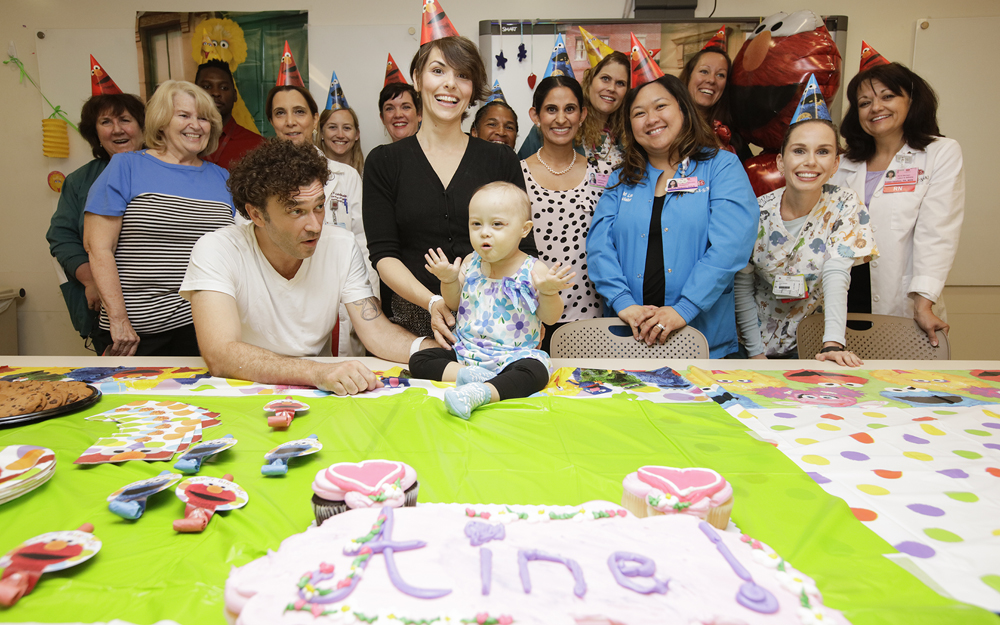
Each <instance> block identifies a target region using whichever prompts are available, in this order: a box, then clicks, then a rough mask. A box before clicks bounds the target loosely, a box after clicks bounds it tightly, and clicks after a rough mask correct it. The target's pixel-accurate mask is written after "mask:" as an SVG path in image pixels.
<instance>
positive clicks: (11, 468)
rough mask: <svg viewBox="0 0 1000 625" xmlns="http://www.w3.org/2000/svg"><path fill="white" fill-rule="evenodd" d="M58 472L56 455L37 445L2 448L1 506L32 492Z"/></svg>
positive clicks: (0, 467) (0, 470)
mask: <svg viewBox="0 0 1000 625" xmlns="http://www.w3.org/2000/svg"><path fill="white" fill-rule="evenodd" d="M55 472H56V455H55V453H53V451H52V450H51V449H46V448H45V447H37V446H35V445H10V446H8V447H0V504H4V503H7V502H8V501H10V500H11V499H16V498H18V497H20V496H21V495H23V494H25V493H28V492H31V491H33V490H35V489H36V488H38V487H39V486H41V485H42V484H44V483H45V482H47V481H48V479H49V478H50V477H52V475H53V474H54V473H55Z"/></svg>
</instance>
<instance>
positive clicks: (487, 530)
mask: <svg viewBox="0 0 1000 625" xmlns="http://www.w3.org/2000/svg"><path fill="white" fill-rule="evenodd" d="M465 535H466V536H468V537H469V541H470V542H471V544H472V546H473V547H478V546H480V545H485V544H486V543H488V542H490V541H491V540H503V539H504V538H506V530H504V527H503V525H500V524H499V523H498V524H497V525H492V524H490V523H483V522H481V521H469V522H468V523H466V524H465Z"/></svg>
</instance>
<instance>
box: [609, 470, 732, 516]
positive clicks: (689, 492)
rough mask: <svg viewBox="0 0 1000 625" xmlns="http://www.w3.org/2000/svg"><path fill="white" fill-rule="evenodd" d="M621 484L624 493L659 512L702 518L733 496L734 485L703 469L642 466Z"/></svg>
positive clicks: (627, 476)
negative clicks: (641, 500)
mask: <svg viewBox="0 0 1000 625" xmlns="http://www.w3.org/2000/svg"><path fill="white" fill-rule="evenodd" d="M622 486H623V487H624V488H625V491H626V492H629V493H631V494H633V495H635V496H636V497H641V498H642V499H644V500H646V501H647V502H649V503H650V505H651V506H653V507H654V508H656V509H657V510H659V511H660V512H664V513H667V514H669V513H673V512H680V513H683V514H693V515H695V516H698V517H702V518H704V516H705V514H707V513H708V510H709V509H711V508H713V507H716V506H720V505H722V504H723V503H725V502H726V501H727V500H728V499H729V498H730V497H732V496H733V487H732V486H730V485H729V482H727V481H726V479H725V478H724V477H722V476H721V475H719V473H718V472H716V471H713V470H712V469H703V468H688V469H681V468H675V467H660V466H645V467H641V468H640V469H639V470H638V471H636V472H635V473H629V474H628V475H626V476H625V479H624V480H622ZM654 502H655V503H654ZM678 504H689V505H678Z"/></svg>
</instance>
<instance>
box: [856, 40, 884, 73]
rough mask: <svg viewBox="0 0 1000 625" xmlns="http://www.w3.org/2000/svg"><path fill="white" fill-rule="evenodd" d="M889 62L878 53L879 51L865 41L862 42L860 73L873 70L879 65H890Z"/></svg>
mask: <svg viewBox="0 0 1000 625" xmlns="http://www.w3.org/2000/svg"><path fill="white" fill-rule="evenodd" d="M888 64H889V61H888V60H887V59H886V58H885V57H884V56H882V55H881V54H879V53H878V50H876V49H875V48H873V47H871V46H870V45H868V42H867V41H865V40H864V39H862V40H861V69H859V70H858V71H859V72H863V71H865V70H866V69H871V68H873V67H878V66H879V65H888Z"/></svg>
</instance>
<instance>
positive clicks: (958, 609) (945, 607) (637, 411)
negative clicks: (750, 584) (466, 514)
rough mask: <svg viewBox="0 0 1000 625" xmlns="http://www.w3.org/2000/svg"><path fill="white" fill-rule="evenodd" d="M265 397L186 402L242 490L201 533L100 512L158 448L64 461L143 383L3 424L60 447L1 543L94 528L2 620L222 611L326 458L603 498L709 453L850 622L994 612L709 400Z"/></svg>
mask: <svg viewBox="0 0 1000 625" xmlns="http://www.w3.org/2000/svg"><path fill="white" fill-rule="evenodd" d="M272 398H273V396H272V397H261V396H257V397H246V398H219V397H204V396H199V397H196V398H192V399H191V400H190V401H191V402H192V403H193V404H195V405H198V406H201V407H204V408H207V409H209V410H212V411H215V412H219V413H220V414H221V417H220V418H221V420H222V422H223V423H222V425H220V426H218V427H215V428H211V429H208V430H205V432H204V435H205V439H213V438H219V437H221V436H223V435H225V434H233V435H234V436H235V437H236V438H238V439H239V444H238V445H237V446H236V447H235V448H233V449H231V450H229V451H226V452H224V453H223V454H221V455H220V456H218V457H217V459H216V460H215V461H212V462H209V463H207V464H205V465H204V466H203V467H202V470H201V473H200V475H210V476H221V475H223V474H224V473H232V474H233V475H234V476H235V481H236V482H237V483H238V484H240V485H241V486H243V488H245V489H246V490H247V492H248V493H249V494H250V502H249V504H248V505H247V506H246V507H245V508H243V509H241V510H236V511H232V512H224V513H220V514H217V515H216V516H215V518H213V519H212V521H211V523H210V524H209V526H208V528H207V529H206V530H205V532H204V533H201V534H177V533H175V532H174V531H173V530H172V529H171V523H172V521H173V520H174V519H177V518H180V517H182V516H183V510H184V505H183V504H182V503H181V502H180V501H179V500H178V499H177V498H176V497H175V496H174V494H173V492H172V491H168V492H164V493H160V494H158V495H156V496H155V497H153V498H152V499H150V501H149V506H148V508H147V510H146V513H145V515H144V516H143V517H142V518H141V519H139V520H138V521H125V520H122V519H120V518H119V517H117V516H115V515H113V514H112V513H111V512H109V511H108V509H107V503H106V498H107V496H108V495H109V494H110V493H111V492H113V491H114V490H116V489H117V488H119V487H121V486H124V485H125V484H128V483H130V482H132V481H135V480H139V479H144V478H148V477H152V476H154V475H156V474H158V473H159V472H160V471H162V470H164V469H171V468H172V462H171V463H146V462H126V463H122V464H119V465H112V464H103V465H97V466H79V465H73V464H72V463H73V461H74V460H75V459H76V458H77V457H78V456H79V455H80V453H81V452H82V451H83V450H84V449H86V448H87V447H88V445H89V444H90V443H92V442H93V441H95V440H96V439H97V438H98V437H100V436H102V435H106V434H111V433H113V432H114V431H116V426H115V425H114V424H112V423H106V422H97V421H85V420H84V419H83V417H84V416H87V415H91V414H97V413H100V412H103V411H105V410H108V409H111V408H115V407H117V406H119V405H121V404H124V403H127V402H130V401H135V400H138V399H154V398H153V397H144V396H137V395H127V396H126V395H121V396H105V397H104V398H103V399H102V400H101V401H100V403H99V404H97V405H95V406H94V407H92V408H91V409H89V410H87V411H85V412H82V413H78V414H74V415H71V416H68V417H63V418H60V419H54V420H50V421H46V422H43V423H39V424H34V425H29V426H25V427H21V428H17V429H13V430H0V446H4V445H14V444H33V445H43V446H46V447H49V448H51V449H53V450H54V451H55V452H56V456H57V459H58V467H57V470H56V475H55V476H54V477H53V478H52V480H50V481H49V482H48V483H47V484H45V485H44V486H42V487H41V488H39V489H38V490H36V491H34V492H32V493H29V494H28V495H25V496H23V497H21V498H19V499H17V500H14V501H11V502H9V503H7V504H3V505H2V506H0V528H2V530H0V553H3V552H6V551H7V550H9V549H11V548H13V547H15V546H16V545H18V544H20V542H22V541H23V540H26V539H28V538H31V537H33V536H35V535H37V534H41V533H44V532H49V531H55V530H63V529H75V528H76V527H78V526H79V525H81V524H82V523H85V522H90V523H93V524H94V525H95V527H96V529H95V534H96V535H97V536H98V537H99V538H101V539H102V540H103V542H104V547H103V549H102V550H101V552H100V553H99V554H98V555H97V556H96V557H95V558H93V559H92V560H90V561H88V562H86V563H84V564H82V565H80V566H77V567H74V568H71V569H68V570H66V571H62V572H59V573H53V574H46V575H44V576H43V577H42V579H41V581H40V582H39V584H38V587H37V588H36V589H35V591H34V592H33V593H32V594H30V595H28V596H26V597H25V598H24V599H22V600H21V602H20V603H19V604H18V605H17V606H15V607H14V608H11V609H8V610H2V609H0V621H43V622H44V621H47V622H60V621H68V622H79V621H82V622H93V621H107V620H111V619H114V618H120V619H124V620H127V621H131V622H133V623H140V624H146V623H150V622H153V621H156V620H159V619H173V620H176V621H178V622H180V623H182V624H183V625H195V624H201V623H206V624H207V623H222V622H224V619H223V605H224V603H223V588H224V586H225V581H226V578H227V576H228V574H229V569H230V567H231V566H241V565H244V564H246V563H247V562H250V561H251V560H253V559H256V558H258V557H260V556H262V555H264V554H265V552H266V550H267V549H277V548H278V546H279V544H280V543H281V540H282V539H283V538H285V537H287V536H289V535H291V534H295V533H299V532H302V531H304V530H305V528H306V527H307V526H308V524H309V523H310V521H311V520H312V512H311V509H310V506H309V498H310V496H311V490H310V484H311V482H312V479H313V476H314V475H315V473H316V471H318V470H319V469H321V468H323V467H325V466H328V465H329V464H332V463H333V462H338V461H358V460H363V459H366V458H388V459H395V460H401V461H404V462H407V463H409V464H410V465H412V466H414V467H415V468H416V469H417V472H418V476H419V480H420V501H423V502H468V503H501V502H506V503H525V504H577V503H582V502H585V501H589V500H592V499H607V500H610V501H614V502H617V501H619V500H620V499H621V481H622V478H623V477H624V475H625V474H627V473H629V472H631V471H634V470H635V469H636V468H637V467H639V466H641V465H646V464H661V465H673V466H706V467H711V468H713V469H715V470H717V471H719V472H720V473H722V474H723V475H724V476H725V477H726V478H727V479H728V480H729V481H730V482H731V483H732V485H733V488H734V490H735V499H736V504H735V508H734V511H733V518H734V520H735V522H736V523H737V524H738V525H739V526H740V528H741V529H742V530H743V531H744V532H746V533H748V534H750V535H751V536H754V537H756V538H758V539H760V540H762V541H764V542H766V543H768V544H770V545H771V546H772V547H773V548H775V549H776V550H777V551H778V552H779V553H780V554H781V555H782V556H784V557H785V558H786V559H788V560H789V561H790V562H791V563H792V564H793V565H794V566H795V567H796V568H798V569H800V570H802V571H803V572H805V573H807V574H809V575H811V576H812V577H814V578H815V579H816V582H817V585H818V586H819V588H820V590H821V591H822V592H823V595H824V598H825V603H826V604H827V605H829V606H830V607H833V608H836V609H839V610H842V611H843V612H844V613H845V615H846V616H847V617H848V618H849V619H850V620H851V621H852V622H853V623H854V624H855V625H862V624H866V623H901V624H903V623H905V624H907V625H909V624H914V623H946V622H947V623H993V624H995V623H997V622H998V619H997V617H996V616H995V615H992V614H990V613H989V612H986V611H984V610H981V609H978V608H974V607H970V606H968V605H965V604H961V603H958V602H955V601H952V600H949V599H945V598H943V597H941V596H940V595H938V594H937V593H935V592H933V591H932V590H930V589H929V588H927V587H926V586H924V585H923V584H922V583H920V582H919V581H917V580H916V579H915V578H914V577H912V576H911V575H910V574H908V573H906V572H905V571H904V570H903V569H901V568H899V567H897V566H896V565H895V564H893V563H891V562H889V561H888V560H886V559H885V558H883V557H882V555H881V554H883V553H892V552H893V549H892V547H891V546H889V545H888V544H886V543H885V542H884V541H882V540H881V539H880V538H878V537H877V536H876V535H875V534H873V533H872V532H870V531H869V530H868V529H866V528H865V527H864V526H863V525H862V524H861V523H860V522H858V521H857V520H856V519H855V517H854V516H853V515H852V514H851V512H850V511H849V509H848V507H847V506H846V505H845V504H844V503H843V501H841V500H840V499H837V498H834V497H831V496H829V495H827V494H826V493H825V492H824V491H823V490H822V489H821V488H820V487H819V486H817V485H816V484H815V483H814V482H813V481H812V479H810V478H809V477H808V476H807V475H806V474H805V473H804V472H803V471H802V470H801V469H799V468H798V467H796V466H795V464H794V463H792V461H791V460H789V459H787V458H786V457H785V456H784V455H782V454H781V453H780V452H778V451H777V450H775V449H774V448H773V447H771V446H770V445H769V444H767V443H763V442H760V441H758V440H755V439H754V438H752V437H751V436H748V435H747V432H746V429H745V428H744V427H743V426H742V425H741V424H739V423H738V422H737V421H736V420H735V419H734V418H732V417H731V416H729V415H728V414H726V413H725V412H724V411H723V410H722V409H721V408H719V407H717V406H715V405H691V404H683V405H681V404H678V405H664V404H653V403H650V402H645V401H640V400H636V399H634V398H629V397H627V396H624V395H622V396H616V397H614V398H609V399H607V400H600V401H596V400H592V401H587V400H579V399H572V398H560V397H551V398H532V399H525V400H514V401H507V402H503V403H502V404H497V405H493V406H489V407H487V408H485V409H483V410H480V411H478V412H476V413H475V415H474V416H473V418H472V420H471V421H462V420H459V419H456V418H454V417H450V416H448V415H447V413H446V412H445V410H444V406H443V404H442V403H441V402H440V401H439V400H437V399H432V398H429V397H427V396H426V394H425V392H424V391H423V390H420V389H411V390H410V391H408V392H406V393H403V394H401V395H396V396H389V397H381V398H378V399H344V398H318V399H313V398H310V399H309V400H308V401H309V403H310V404H311V406H312V409H311V410H310V411H309V412H308V413H307V414H305V415H304V416H300V417H297V418H296V419H295V421H294V423H293V424H292V427H291V428H290V429H289V430H288V431H284V432H280V431H272V430H271V429H270V428H268V427H267V426H266V423H265V417H264V413H263V412H262V410H261V407H262V406H263V405H264V404H265V403H266V402H267V401H268V400H269V399H272ZM174 399H176V398H174ZM311 433H316V434H318V435H319V438H320V441H321V442H322V443H323V445H324V448H323V450H322V451H321V452H319V453H318V454H316V455H312V456H308V457H305V458H300V459H296V460H293V461H292V467H291V469H290V471H289V473H288V475H287V476H285V477H281V478H264V477H262V476H261V474H260V467H261V465H262V463H263V454H264V453H265V452H266V451H268V450H269V449H271V448H273V447H274V446H275V445H277V444H279V443H281V442H284V441H288V440H294V439H297V438H303V437H305V436H307V435H309V434H311Z"/></svg>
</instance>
